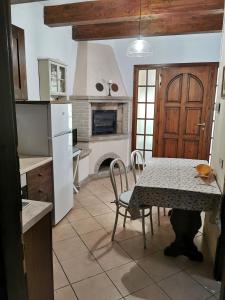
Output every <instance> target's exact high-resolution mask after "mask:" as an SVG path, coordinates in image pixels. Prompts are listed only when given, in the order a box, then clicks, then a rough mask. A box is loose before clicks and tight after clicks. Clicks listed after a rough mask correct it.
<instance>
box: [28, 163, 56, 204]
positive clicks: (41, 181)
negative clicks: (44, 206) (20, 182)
mask: <svg viewBox="0 0 225 300" xmlns="http://www.w3.org/2000/svg"><path fill="white" fill-rule="evenodd" d="M52 172H53V168H52V162H50V163H47V164H45V165H43V166H41V167H38V168H36V169H34V170H32V171H29V172H27V189H28V199H29V200H36V201H44V202H53V174H52Z"/></svg>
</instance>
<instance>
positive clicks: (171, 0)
mask: <svg viewBox="0 0 225 300" xmlns="http://www.w3.org/2000/svg"><path fill="white" fill-rule="evenodd" d="M223 9H224V1H223V0H195V1H191V0H142V9H141V10H142V17H143V18H152V17H153V16H155V15H160V16H163V15H168V14H171V13H172V14H175V13H177V14H179V13H185V12H190V13H192V12H195V13H196V12H199V11H200V12H201V11H211V12H212V13H215V14H217V13H221V12H222V11H223ZM139 16H140V0H99V1H86V2H79V3H70V4H62V5H55V6H45V7H44V22H45V24H46V25H48V26H52V27H56V26H71V25H86V24H100V23H112V22H116V23H117V22H124V21H136V20H138V18H139Z"/></svg>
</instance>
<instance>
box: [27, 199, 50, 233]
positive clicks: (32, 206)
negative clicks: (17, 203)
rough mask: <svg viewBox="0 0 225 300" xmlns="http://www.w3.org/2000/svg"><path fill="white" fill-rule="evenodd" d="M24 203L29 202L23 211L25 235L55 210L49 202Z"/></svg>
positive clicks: (30, 201)
mask: <svg viewBox="0 0 225 300" xmlns="http://www.w3.org/2000/svg"><path fill="white" fill-rule="evenodd" d="M24 202H27V203H28V205H27V206H25V207H23V210H22V223H23V233H25V232H27V231H28V230H29V229H30V228H31V227H33V226H34V225H35V224H36V223H37V222H39V221H40V220H41V219H42V218H43V217H44V216H46V215H47V214H48V213H49V212H51V211H52V209H53V205H52V203H49V202H41V201H32V200H23V203H24Z"/></svg>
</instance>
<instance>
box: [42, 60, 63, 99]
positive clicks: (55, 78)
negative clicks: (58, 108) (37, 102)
mask: <svg viewBox="0 0 225 300" xmlns="http://www.w3.org/2000/svg"><path fill="white" fill-rule="evenodd" d="M38 66H39V82H40V99H41V100H67V82H66V76H67V66H66V65H65V64H63V63H62V62H60V61H57V60H53V59H48V58H46V59H38Z"/></svg>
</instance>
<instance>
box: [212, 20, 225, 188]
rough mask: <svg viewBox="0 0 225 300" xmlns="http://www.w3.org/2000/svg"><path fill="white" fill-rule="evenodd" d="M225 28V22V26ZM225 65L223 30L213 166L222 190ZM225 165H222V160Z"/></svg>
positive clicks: (224, 36) (224, 177) (223, 174)
mask: <svg viewBox="0 0 225 300" xmlns="http://www.w3.org/2000/svg"><path fill="white" fill-rule="evenodd" d="M223 28H224V29H225V22H224V27H223ZM224 66H225V32H224V31H223V36H222V43H221V60H220V68H219V76H218V90H217V99H216V102H217V103H218V104H219V103H220V105H221V109H220V113H216V116H215V129H214V143H213V149H212V166H213V168H214V171H215V173H216V175H217V180H218V183H219V185H220V188H221V190H222V191H224V180H225V131H224V129H225V99H222V98H221V85H222V77H223V67H224ZM221 160H223V163H224V166H223V168H222V167H221V163H220V161H221ZM224 192H225V191H224Z"/></svg>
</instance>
